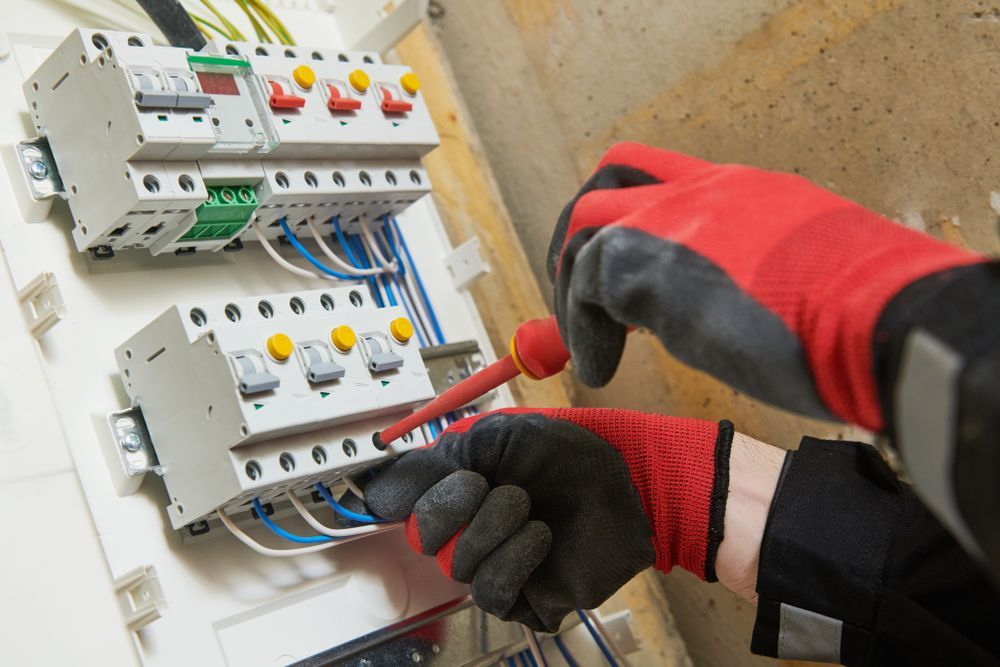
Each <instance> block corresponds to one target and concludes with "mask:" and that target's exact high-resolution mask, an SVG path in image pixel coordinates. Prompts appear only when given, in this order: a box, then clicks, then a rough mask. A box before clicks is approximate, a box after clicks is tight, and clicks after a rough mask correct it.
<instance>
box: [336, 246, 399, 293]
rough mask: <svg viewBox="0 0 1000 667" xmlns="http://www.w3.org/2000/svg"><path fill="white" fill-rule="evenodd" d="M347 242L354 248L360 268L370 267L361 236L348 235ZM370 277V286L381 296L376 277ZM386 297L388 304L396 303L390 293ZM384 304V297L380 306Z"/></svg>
mask: <svg viewBox="0 0 1000 667" xmlns="http://www.w3.org/2000/svg"><path fill="white" fill-rule="evenodd" d="M347 242H348V243H350V244H351V245H352V247H353V248H354V252H355V254H356V255H357V257H358V262H359V263H360V264H361V268H363V269H370V268H372V263H371V262H370V261H368V253H366V252H365V246H364V244H363V243H362V242H361V238H360V237H358V236H348V237H347ZM371 278H372V286H373V287H374V288H375V291H376V292H378V294H379V296H380V298H381V295H382V290H381V288H380V287H379V282H378V278H377V277H375V276H372V277H371ZM386 298H387V299H388V301H389V305H390V306H395V305H396V299H395V298H394V297H393V296H392V295H391V294H389V295H387V297H386ZM384 305H385V299H382V307H384Z"/></svg>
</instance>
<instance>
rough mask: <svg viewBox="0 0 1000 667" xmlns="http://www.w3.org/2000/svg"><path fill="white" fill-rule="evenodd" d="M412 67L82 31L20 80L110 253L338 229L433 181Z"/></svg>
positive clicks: (80, 223) (69, 187)
mask: <svg viewBox="0 0 1000 667" xmlns="http://www.w3.org/2000/svg"><path fill="white" fill-rule="evenodd" d="M419 89H420V82H419V80H418V79H417V78H416V76H415V75H414V74H413V73H412V72H410V71H409V68H407V67H404V66H399V65H388V64H385V63H383V62H382V61H381V58H380V57H379V56H378V54H376V53H359V52H351V53H345V52H338V51H334V50H326V49H309V48H303V47H291V46H289V47H285V46H277V45H271V44H267V45H254V44H248V43H241V42H237V43H234V42H225V41H215V42H211V43H209V44H208V45H207V46H206V47H205V49H204V50H203V51H200V52H195V51H191V50H189V49H183V48H176V47H170V46H157V45H154V44H153V41H152V39H151V38H150V37H149V35H145V34H138V33H122V32H112V31H96V30H76V31H74V32H73V33H71V34H70V35H69V37H67V38H66V39H65V40H64V41H63V42H62V44H60V45H59V46H58V47H57V48H56V49H55V51H53V53H52V54H51V55H50V56H49V57H48V58H47V59H46V60H45V61H44V62H43V63H42V64H41V66H39V68H38V69H37V70H36V71H35V72H34V73H33V74H32V76H31V77H29V79H28V80H27V81H26V82H25V84H24V94H25V97H26V99H27V101H28V103H29V105H30V107H31V113H32V118H33V121H34V124H35V128H36V130H37V132H38V134H39V136H41V137H44V138H45V139H47V141H48V144H49V148H50V150H51V153H52V156H53V158H54V160H55V163H56V166H57V168H58V172H59V176H60V177H61V180H62V183H63V186H64V192H63V193H62V194H63V196H64V197H65V198H66V199H67V201H68V203H69V206H70V209H71V211H72V214H73V220H74V229H73V238H74V241H75V243H76V246H77V249H78V250H80V251H84V250H89V251H91V253H93V254H94V255H95V257H108V256H111V255H113V253H114V251H116V250H122V249H126V248H148V249H149V250H150V252H152V253H153V254H160V253H165V252H176V253H184V252H191V251H198V250H212V251H216V250H220V249H223V248H225V247H227V246H229V247H235V246H237V245H238V243H235V242H237V241H242V240H254V239H256V235H255V233H254V231H253V230H252V229H250V228H249V225H250V220H251V216H253V215H256V216H257V220H258V224H259V225H260V228H261V232H262V233H263V234H264V235H265V236H266V237H268V238H277V237H280V236H282V234H283V232H282V230H281V228H280V226H279V223H278V221H279V220H280V219H283V218H284V219H287V222H288V224H289V225H290V226H292V227H296V226H301V225H304V224H305V222H306V220H308V219H312V220H314V221H315V222H317V223H318V224H320V225H321V226H324V227H323V231H324V232H329V231H331V227H330V224H331V220H332V219H333V217H334V216H338V217H339V218H340V219H341V221H342V223H343V224H344V225H345V226H346V227H348V228H350V227H353V226H356V225H357V224H358V222H359V221H361V220H372V221H378V220H379V219H380V218H381V217H382V216H386V215H390V216H391V215H396V214H398V213H399V212H401V211H402V210H404V209H405V208H407V207H408V206H409V205H410V204H412V203H413V202H414V201H416V200H417V199H418V198H420V197H421V196H423V195H424V194H426V193H427V192H429V191H430V182H429V180H428V178H427V174H426V172H425V171H424V170H423V168H422V166H421V163H420V158H421V157H422V156H423V155H424V154H425V153H427V152H428V151H429V150H431V149H432V148H434V147H435V146H436V145H437V144H438V137H437V133H436V131H435V129H434V125H433V123H432V121H431V118H430V114H429V112H428V110H427V107H426V105H425V103H424V100H423V97H422V96H421V94H420V92H419Z"/></svg>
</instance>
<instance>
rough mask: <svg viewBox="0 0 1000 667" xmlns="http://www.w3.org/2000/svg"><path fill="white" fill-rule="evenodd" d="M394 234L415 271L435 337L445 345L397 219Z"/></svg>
mask: <svg viewBox="0 0 1000 667" xmlns="http://www.w3.org/2000/svg"><path fill="white" fill-rule="evenodd" d="M392 226H393V233H394V234H395V235H396V239H397V240H398V241H399V244H400V245H401V246H402V248H403V254H404V255H406V261H407V262H409V264H410V268H411V269H412V270H413V277H414V279H415V280H416V281H417V289H418V290H419V291H420V296H421V298H422V299H423V301H424V304H425V306H426V309H427V315H428V316H429V317H430V319H431V326H432V327H433V328H434V335H435V336H436V337H437V340H438V343H439V344H441V345H443V344H444V341H445V339H444V333H443V332H442V331H441V324H440V322H438V319H437V314H436V313H435V312H434V306H433V305H432V304H431V300H430V297H428V296H427V290H426V289H424V281H423V280H421V278H420V270H419V269H417V265H416V264H415V263H414V262H413V255H411V254H410V248H409V246H408V245H407V244H406V239H405V238H404V237H403V235H402V233H401V232H400V230H399V223H398V222H397V221H396V218H392Z"/></svg>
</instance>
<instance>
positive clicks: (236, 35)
mask: <svg viewBox="0 0 1000 667" xmlns="http://www.w3.org/2000/svg"><path fill="white" fill-rule="evenodd" d="M201 4H203V5H205V8H206V9H207V10H208V11H210V12H212V14H214V15H215V18H217V19H219V23H221V24H222V26H223V27H224V28H225V29H226V30H228V33H227V34H226V37H227V38H228V39H233V40H237V41H240V42H245V41H247V38H246V37H245V36H244V35H243V33H242V32H240V29H239V28H237V27H236V26H235V25H233V22H232V21H230V20H229V19H227V18H226V15H225V14H223V13H222V12H220V11H219V10H218V9H216V8H215V5H213V4H212V0H201Z"/></svg>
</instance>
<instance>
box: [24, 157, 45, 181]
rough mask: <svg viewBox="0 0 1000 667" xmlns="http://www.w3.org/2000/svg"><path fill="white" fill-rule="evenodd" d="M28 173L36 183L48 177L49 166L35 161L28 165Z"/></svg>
mask: <svg viewBox="0 0 1000 667" xmlns="http://www.w3.org/2000/svg"><path fill="white" fill-rule="evenodd" d="M28 173H29V174H31V177H32V178H33V179H35V180H36V181H40V180H42V179H44V178H45V177H47V176H48V175H49V166H48V165H47V164H45V163H44V162H42V161H41V160H35V161H34V162H32V163H31V164H29V165H28Z"/></svg>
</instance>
